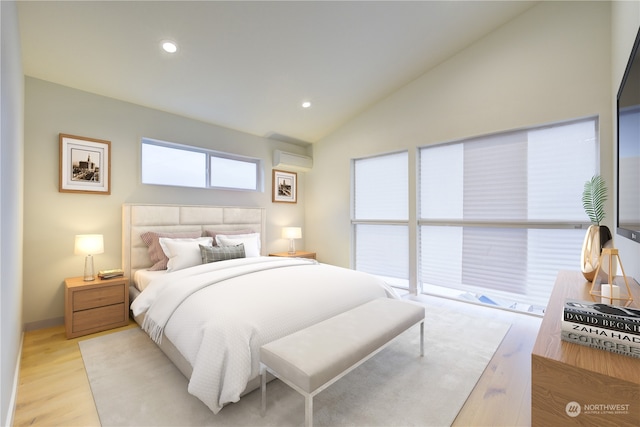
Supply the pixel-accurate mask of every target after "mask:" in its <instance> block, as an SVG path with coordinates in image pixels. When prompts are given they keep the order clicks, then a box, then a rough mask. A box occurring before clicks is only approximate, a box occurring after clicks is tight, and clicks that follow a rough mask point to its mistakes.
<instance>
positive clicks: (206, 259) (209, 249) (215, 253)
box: [200, 243, 245, 264]
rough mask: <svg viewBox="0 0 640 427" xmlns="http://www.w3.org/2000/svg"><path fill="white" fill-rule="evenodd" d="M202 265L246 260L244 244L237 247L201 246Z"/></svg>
mask: <svg viewBox="0 0 640 427" xmlns="http://www.w3.org/2000/svg"><path fill="white" fill-rule="evenodd" d="M200 255H201V256H202V263H203V264H208V263H210V262H217V261H225V260H228V259H235V258H244V257H245V254H244V244H243V243H240V244H239V245H235V246H202V245H200Z"/></svg>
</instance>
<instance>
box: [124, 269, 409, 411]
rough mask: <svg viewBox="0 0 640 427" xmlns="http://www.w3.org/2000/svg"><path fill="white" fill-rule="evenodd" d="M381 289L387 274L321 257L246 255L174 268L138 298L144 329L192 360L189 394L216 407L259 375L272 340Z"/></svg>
mask: <svg viewBox="0 0 640 427" xmlns="http://www.w3.org/2000/svg"><path fill="white" fill-rule="evenodd" d="M381 296H383V297H384V296H387V297H391V298H397V295H396V293H395V292H394V291H393V289H392V288H391V287H389V286H388V285H387V284H386V283H385V282H384V281H383V280H381V279H379V278H376V277H374V276H371V275H369V274H366V273H362V272H357V271H354V270H349V269H345V268H340V267H334V266H330V265H326V264H319V263H317V262H316V261H314V260H308V259H299V258H276V257H258V258H241V259H235V260H229V261H221V262H216V263H211V264H203V265H199V266H196V267H191V268H188V269H184V270H178V271H175V272H171V273H167V274H166V275H163V276H162V277H160V278H157V279H154V280H153V281H151V282H150V283H149V285H148V286H147V287H146V288H145V290H144V291H143V292H142V293H141V294H140V295H139V296H138V297H137V298H136V299H135V300H134V302H133V303H132V304H131V309H132V311H133V313H134V315H135V316H139V315H141V314H144V315H145V320H144V322H143V329H144V330H145V331H147V333H149V335H150V336H151V337H152V339H154V340H155V341H156V342H159V341H160V340H161V338H162V334H163V333H164V335H165V336H166V337H167V338H168V339H169V340H170V341H171V342H172V343H173V344H174V346H175V347H176V348H177V349H178V350H179V351H180V352H181V353H182V355H183V356H184V358H185V359H186V360H187V361H188V362H189V363H190V364H191V366H192V367H193V373H192V375H191V379H190V381H189V393H191V394H193V395H194V396H196V397H198V398H199V399H200V400H202V401H203V402H204V403H205V404H206V405H207V406H208V407H209V408H210V409H211V410H212V411H213V412H214V413H217V412H219V411H220V409H222V407H223V406H224V405H225V404H226V403H229V402H237V401H238V400H239V399H240V394H241V393H242V392H243V391H244V390H245V388H246V385H247V383H248V382H249V381H250V380H252V379H253V378H255V377H257V376H258V370H259V349H260V347H261V346H262V345H263V344H265V343H267V342H270V341H273V340H275V339H278V338H281V337H283V336H286V335H289V334H291V333H293V332H295V331H297V330H300V329H303V328H305V327H307V326H310V325H312V324H314V323H317V322H319V321H322V320H324V319H328V318H329V317H332V316H335V315H336V314H339V313H341V312H344V311H346V310H348V309H350V308H353V307H356V306H358V305H361V304H364V303H365V302H367V301H370V300H372V299H375V298H379V297H381Z"/></svg>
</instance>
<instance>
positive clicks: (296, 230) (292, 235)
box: [282, 227, 302, 239]
mask: <svg viewBox="0 0 640 427" xmlns="http://www.w3.org/2000/svg"><path fill="white" fill-rule="evenodd" d="M282 238H283V239H301V238H302V228H300V227H283V228H282Z"/></svg>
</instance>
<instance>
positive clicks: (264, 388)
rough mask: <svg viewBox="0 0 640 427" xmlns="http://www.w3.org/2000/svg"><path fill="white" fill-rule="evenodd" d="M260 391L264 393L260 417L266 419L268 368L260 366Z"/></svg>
mask: <svg viewBox="0 0 640 427" xmlns="http://www.w3.org/2000/svg"><path fill="white" fill-rule="evenodd" d="M260 377H261V378H260V390H261V392H262V397H261V400H262V403H261V405H260V416H263V417H264V414H265V413H266V412H267V368H266V367H265V366H264V365H263V366H260Z"/></svg>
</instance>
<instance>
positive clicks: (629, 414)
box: [531, 271, 640, 427]
mask: <svg viewBox="0 0 640 427" xmlns="http://www.w3.org/2000/svg"><path fill="white" fill-rule="evenodd" d="M618 279H619V280H622V278H621V277H619V278H618ZM616 283H617V282H616ZM629 286H631V293H632V295H633V299H634V301H633V303H632V305H631V307H636V308H637V307H638V306H639V305H640V285H638V283H637V282H635V281H634V280H633V279H631V278H629ZM590 288H591V283H590V282H587V281H586V280H585V278H584V277H583V276H582V274H581V273H580V272H569V271H561V272H560V273H559V274H558V277H557V279H556V283H555V287H554V289H553V292H552V294H551V298H550V299H549V305H548V306H547V310H546V312H545V315H544V319H543V320H542V324H541V326H540V330H539V332H538V337H537V339H536V343H535V345H534V347H533V351H532V353H531V425H532V426H533V427H537V426H556V425H563V426H564V425H581V426H599V427H601V426H622V425H625V426H626V425H629V426H636V425H640V359H636V358H633V357H630V356H622V355H618V354H614V353H611V352H608V351H605V350H599V349H593V348H589V347H585V346H581V345H578V344H573V343H568V342H565V341H562V340H561V338H560V331H561V327H562V326H561V323H562V309H563V305H564V301H565V299H566V298H574V299H579V300H583V301H592V299H591V296H590V295H589V289H590ZM575 404H578V405H580V406H579V407H576V405H575ZM567 405H573V409H570V410H567ZM576 409H577V410H576ZM578 412H579V413H578ZM569 414H571V416H570V415H569Z"/></svg>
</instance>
